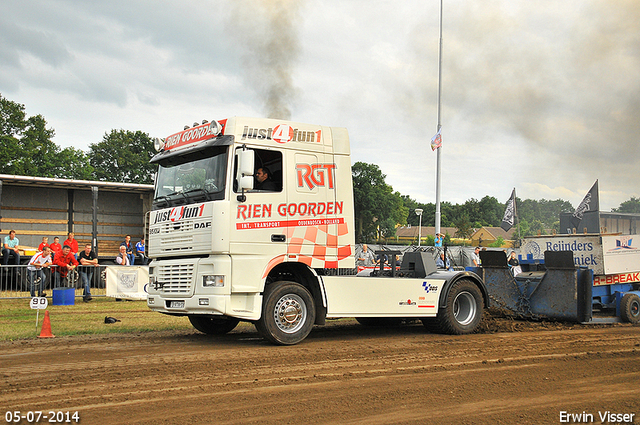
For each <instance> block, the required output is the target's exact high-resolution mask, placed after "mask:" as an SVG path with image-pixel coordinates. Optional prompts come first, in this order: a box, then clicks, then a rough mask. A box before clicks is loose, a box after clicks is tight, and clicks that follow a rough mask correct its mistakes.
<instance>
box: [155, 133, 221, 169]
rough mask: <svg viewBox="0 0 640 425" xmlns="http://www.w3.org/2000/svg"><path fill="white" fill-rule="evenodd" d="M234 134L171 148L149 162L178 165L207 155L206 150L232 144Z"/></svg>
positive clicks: (164, 165)
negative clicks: (179, 147)
mask: <svg viewBox="0 0 640 425" xmlns="http://www.w3.org/2000/svg"><path fill="white" fill-rule="evenodd" d="M233 141H234V136H231V135H228V136H218V137H214V138H212V139H208V140H204V141H202V142H199V143H196V144H193V145H189V146H186V147H184V148H181V149H171V150H166V151H163V152H160V153H158V154H156V155H154V157H153V158H151V160H150V161H149V162H151V163H152V164H160V165H162V166H163V167H166V166H172V165H179V164H183V163H185V162H189V161H193V160H196V159H200V158H203V157H206V156H207V153H208V151H212V150H215V148H217V147H220V146H231V145H233Z"/></svg>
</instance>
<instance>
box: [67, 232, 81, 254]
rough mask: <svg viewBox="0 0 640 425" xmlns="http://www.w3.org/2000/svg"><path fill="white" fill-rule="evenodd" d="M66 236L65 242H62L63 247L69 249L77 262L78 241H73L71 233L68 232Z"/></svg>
mask: <svg viewBox="0 0 640 425" xmlns="http://www.w3.org/2000/svg"><path fill="white" fill-rule="evenodd" d="M67 236H68V237H67V240H66V241H64V245H68V246H69V248H71V253H72V254H73V257H74V258H75V259H76V260H77V259H78V241H77V240H75V239H74V234H73V232H69V234H68V235H67Z"/></svg>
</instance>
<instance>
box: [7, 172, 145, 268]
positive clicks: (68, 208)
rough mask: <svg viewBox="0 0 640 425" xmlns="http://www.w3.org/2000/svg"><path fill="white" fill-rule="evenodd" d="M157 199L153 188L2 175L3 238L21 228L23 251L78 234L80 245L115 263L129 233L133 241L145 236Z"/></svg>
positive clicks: (19, 234)
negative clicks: (88, 245) (147, 219)
mask: <svg viewBox="0 0 640 425" xmlns="http://www.w3.org/2000/svg"><path fill="white" fill-rule="evenodd" d="M152 201H153V186H152V185H144V184H129V183H113V182H98V181H86V180H67V179H54V178H43V177H30V176H14V175H6V174H0V228H1V233H2V237H3V238H4V236H6V235H7V234H8V233H9V230H15V231H16V235H17V237H18V239H19V240H20V246H22V247H38V245H39V244H40V242H41V241H42V237H43V236H48V237H49V243H52V242H53V238H54V236H58V237H59V238H60V243H62V242H64V241H65V240H66V239H67V233H68V232H74V233H75V238H76V239H77V240H78V243H79V245H80V246H82V245H83V244H84V243H92V246H93V247H94V250H96V251H97V252H96V253H97V254H98V256H99V257H100V258H101V259H103V258H111V259H113V258H114V257H115V256H116V255H117V253H118V248H119V246H120V243H121V242H122V241H123V240H124V238H125V236H126V235H127V234H129V235H131V240H132V241H133V243H136V242H137V241H138V240H140V238H142V237H143V235H144V232H145V216H146V213H147V212H148V211H149V210H150V209H151V203H152ZM28 254H29V252H27V255H28Z"/></svg>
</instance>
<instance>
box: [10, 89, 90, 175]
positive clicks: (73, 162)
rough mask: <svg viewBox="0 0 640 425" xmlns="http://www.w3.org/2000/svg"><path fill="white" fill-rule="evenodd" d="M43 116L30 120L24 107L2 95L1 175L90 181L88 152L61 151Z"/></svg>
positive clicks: (33, 117)
mask: <svg viewBox="0 0 640 425" xmlns="http://www.w3.org/2000/svg"><path fill="white" fill-rule="evenodd" d="M54 135H55V131H54V130H53V129H52V128H47V121H46V120H45V119H44V117H43V116H42V115H34V116H32V117H27V116H26V114H25V112H24V105H21V104H19V103H16V102H13V101H11V100H8V99H6V98H4V97H2V96H1V95H0V143H2V149H0V173H5V174H17V175H23V176H35V177H57V178H70V179H87V178H90V177H91V167H90V165H89V161H88V159H87V157H86V155H85V153H84V152H82V151H80V150H77V149H74V148H66V149H63V150H60V147H59V146H58V145H56V144H55V143H54V142H53V141H52V140H51V139H52V138H53V136H54Z"/></svg>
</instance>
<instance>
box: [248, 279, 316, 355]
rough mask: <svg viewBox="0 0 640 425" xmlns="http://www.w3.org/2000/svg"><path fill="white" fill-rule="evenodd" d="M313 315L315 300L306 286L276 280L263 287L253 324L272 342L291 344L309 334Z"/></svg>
mask: <svg viewBox="0 0 640 425" xmlns="http://www.w3.org/2000/svg"><path fill="white" fill-rule="evenodd" d="M315 316H316V308H315V303H314V301H313V297H312V296H311V293H310V292H309V291H308V290H307V288H305V287H304V286H302V285H300V284H298V283H295V282H284V281H283V282H276V283H273V284H271V285H269V286H267V288H266V289H265V292H264V299H263V303H262V317H260V319H259V320H258V321H257V322H256V328H257V329H258V332H260V334H261V335H262V337H263V338H265V339H267V340H269V341H271V342H273V343H274V344H279V345H294V344H297V343H299V342H300V341H302V340H303V339H305V338H306V337H307V335H309V332H311V328H313V323H314V322H315Z"/></svg>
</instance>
